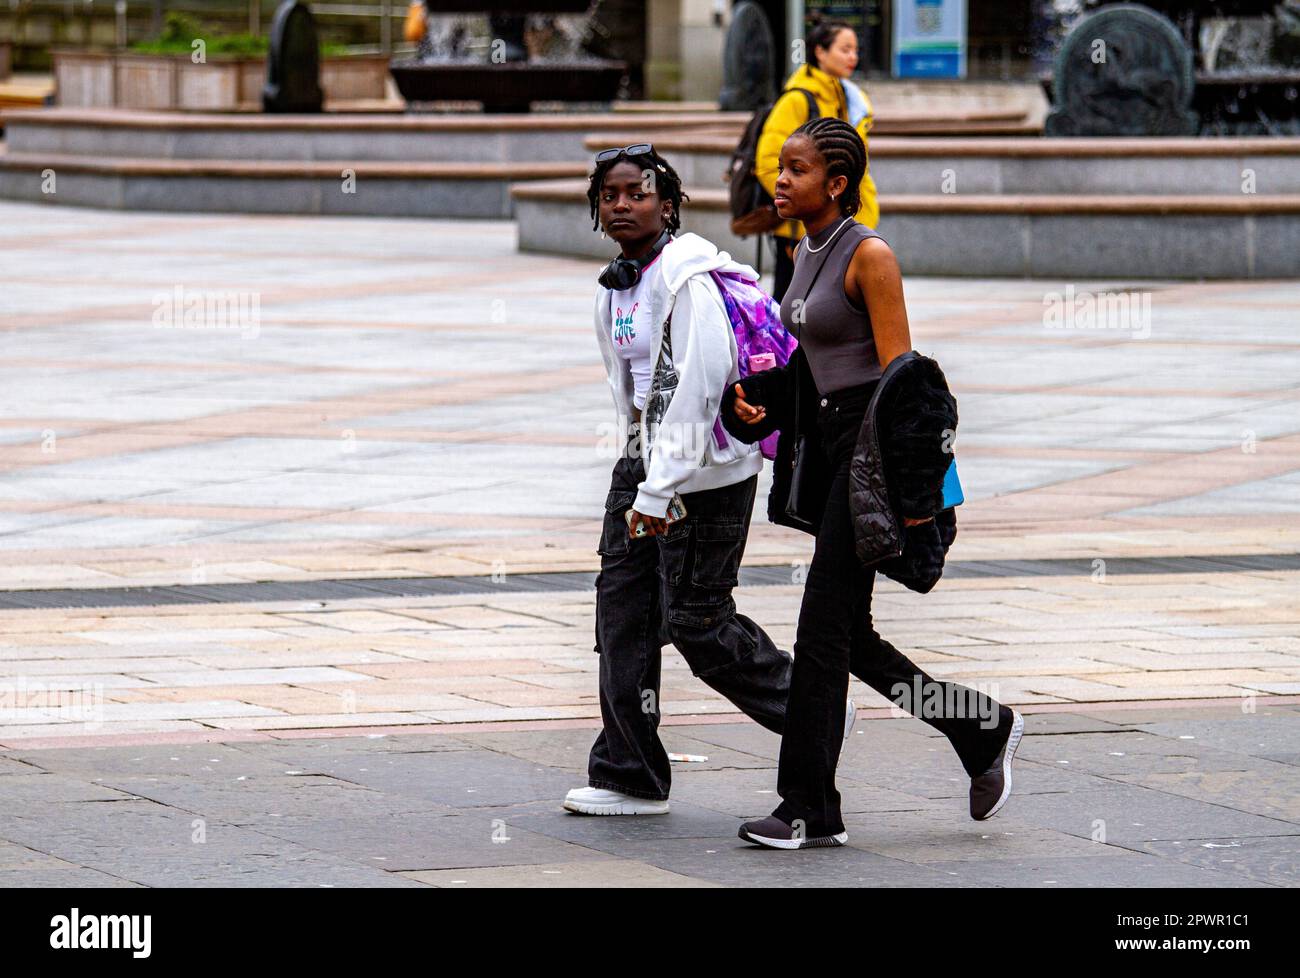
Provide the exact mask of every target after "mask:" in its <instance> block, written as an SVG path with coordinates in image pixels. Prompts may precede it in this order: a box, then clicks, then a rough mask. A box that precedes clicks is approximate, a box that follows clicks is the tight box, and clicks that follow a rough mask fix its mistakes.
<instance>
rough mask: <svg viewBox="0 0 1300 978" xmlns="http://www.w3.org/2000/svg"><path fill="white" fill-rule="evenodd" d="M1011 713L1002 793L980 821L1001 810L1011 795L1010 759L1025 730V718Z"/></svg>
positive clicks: (1004, 757)
mask: <svg viewBox="0 0 1300 978" xmlns="http://www.w3.org/2000/svg"><path fill="white" fill-rule="evenodd" d="M1012 713H1014V714H1015V720H1014V721H1013V722H1012V724H1011V736H1010V737H1008V738H1007V749H1006V753H1005V754H1003V755H1002V794H1001V796H1000V797H999V798H998V800H997V804H995V805H994V806H993V807H992V808H990V809H989V813H988V814H987V815H985V816H984V817H983V818H982V819H980V821H981V822H987V821H988V820H989V819H991V818H992V817H993V816H994V815H996V814H997V813H998V812H999V811H1001V810H1002V806H1003V805H1005V804H1006V803H1007V799H1008V798H1010V797H1011V759H1012V758H1013V757H1015V756H1016V748H1017V747H1019V746H1020V738H1021V736H1022V735H1023V734H1024V732H1025V718H1024V717H1022V716H1021V715H1020V714H1019V713H1015V711H1014V710H1013V711H1012Z"/></svg>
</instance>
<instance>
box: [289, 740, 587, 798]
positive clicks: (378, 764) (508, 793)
mask: <svg viewBox="0 0 1300 978" xmlns="http://www.w3.org/2000/svg"><path fill="white" fill-rule="evenodd" d="M304 773H313V774H325V775H329V776H330V777H332V778H337V779H339V780H342V781H347V782H350V783H352V784H357V785H362V786H364V787H367V788H374V789H376V790H381V791H385V792H388V793H392V794H398V795H405V796H407V797H410V798H419V799H424V800H427V801H431V802H437V803H439V804H442V805H447V806H450V807H452V808H482V807H487V806H494V805H511V804H517V803H519V802H522V801H536V800H540V799H543V798H550V799H559V798H563V797H564V793H565V792H566V791H568V789H569V788H572V787H574V779H573V775H572V774H570V773H569V772H567V771H561V770H558V769H556V768H551V767H544V766H541V765H538V764H535V763H531V762H529V761H523V760H520V759H519V758H515V757H506V756H505V755H502V754H494V753H491V752H489V751H433V752H425V753H418V754H402V753H398V752H396V751H385V752H383V753H381V754H379V755H377V756H375V755H366V754H351V755H346V756H343V757H339V758H335V759H318V760H316V761H315V763H313V764H312V765H311V766H310V768H309V769H308V770H307V771H305V772H304Z"/></svg>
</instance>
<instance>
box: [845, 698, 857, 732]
mask: <svg viewBox="0 0 1300 978" xmlns="http://www.w3.org/2000/svg"><path fill="white" fill-rule="evenodd" d="M857 718H858V705H857V704H856V703H854V702H853V701H852V700H849V703H848V708H847V709H846V711H845V713H844V739H845V740H848V739H849V734H851V733H853V723H854V721H855V720H857Z"/></svg>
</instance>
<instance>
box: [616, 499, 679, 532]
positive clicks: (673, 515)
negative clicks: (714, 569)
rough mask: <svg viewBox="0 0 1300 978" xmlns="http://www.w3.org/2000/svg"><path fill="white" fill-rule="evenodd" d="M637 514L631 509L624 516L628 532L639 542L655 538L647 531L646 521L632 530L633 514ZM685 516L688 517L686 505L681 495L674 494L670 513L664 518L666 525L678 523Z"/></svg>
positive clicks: (669, 505) (670, 502)
mask: <svg viewBox="0 0 1300 978" xmlns="http://www.w3.org/2000/svg"><path fill="white" fill-rule="evenodd" d="M635 512H636V510H635V509H629V510H628V511H627V512H626V513H624V514H623V519H624V520H626V521H627V528H628V532H629V533H631V535H632V537H633V538H634V539H637V540H640V539H642V538H643V537H647V536H653V534H652V533H651V532H650V531H649V530H647V529H646V523H645V521H644V519H643V520H641V521H638V522H637V525H636V529H635V530H633V529H632V514H633V513H635ZM685 515H686V504H685V503H684V502H682V497H681V494H680V493H673V498H672V499H671V500H670V501H669V503H668V512H667V513H665V514H664V518H663V522H664V524H665V525H667V524H670V523H676V522H677V521H678V520H680V519H682V518H683V517H684V516H685Z"/></svg>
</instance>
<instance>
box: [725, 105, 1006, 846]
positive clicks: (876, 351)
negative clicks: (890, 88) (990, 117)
mask: <svg viewBox="0 0 1300 978" xmlns="http://www.w3.org/2000/svg"><path fill="white" fill-rule="evenodd" d="M865 166H866V150H865V147H864V146H863V144H862V140H861V138H860V137H859V136H858V134H857V133H856V132H855V131H854V129H853V127H852V126H849V125H848V124H847V123H844V122H842V121H840V120H838V119H816V120H813V121H810V122H808V123H807V124H805V125H804V126H802V127H800V128H799V129H797V130H796V131H795V132H794V134H793V135H792V136H790V138H789V139H788V140H786V142H785V145H784V147H783V149H782V150H781V170H780V175H779V176H778V178H777V181H776V194H775V198H774V199H775V202H776V208H777V212H778V213H779V214H780V215H781V216H782V217H784V218H794V219H796V220H799V221H802V222H803V224H804V227H805V228H806V229H807V232H808V233H807V236H806V237H805V238H804V239H803V242H802V244H801V246H800V249H799V251H798V252H797V253H796V256H795V271H794V276H793V279H792V281H791V284H790V288H789V290H788V291H787V292H786V294H785V296H784V298H783V300H782V304H781V318H782V320H783V321H784V322H785V323H786V324H787V326H788V328H790V330H791V332H793V333H795V334H796V335H798V334H802V338H801V345H802V347H803V349H802V351H801V352H802V353H803V354H804V357H805V358H806V359H807V361H808V364H809V367H810V368H811V372H812V376H813V379H814V381H815V382H816V386H817V394H818V398H817V402H818V404H819V407H818V413H817V427H818V429H819V433H820V436H821V445H820V449H821V450H822V452H823V453H824V456H825V459H824V460H825V462H826V464H827V466H828V470H827V471H828V472H829V473H830V481H829V488H828V489H827V490H826V491H827V497H826V503H825V509H824V512H823V515H822V518H821V523H820V525H819V527H818V529H817V543H816V548H815V550H814V553H813V559H812V563H811V564H810V566H809V569H808V573H807V577H806V579H805V585H804V596H803V604H802V606H801V607H800V610H799V624H798V629H797V632H796V638H795V645H794V670H793V674H792V677H791V682H790V697H789V700H788V701H787V704H786V722H785V730H784V733H783V735H782V738H781V756H780V762H779V768H778V774H777V791H778V793H779V794H780V795H781V799H782V801H781V804H780V805H779V806H778V807H777V809H776V811H774V812H773V813H772V814H771V815H769V816H768V817H766V818H763V819H757V820H755V821H751V822H746V823H745V824H744V825H743V826H742V827H741V830H740V837H741V838H742V839H746V840H747V841H750V842H753V843H756V844H758V845H762V846H767V847H769V848H776V849H802V848H806V847H812V846H838V845H843V844H844V843H845V842H846V841H847V839H848V835H847V833H846V832H845V830H844V822H843V819H842V817H841V813H840V796H839V792H838V791H837V790H836V787H835V768H836V765H837V762H838V759H839V746H840V744H839V739H840V736H841V730H842V728H841V726H840V724H841V722H842V719H843V703H844V697H845V695H846V693H847V691H848V682H849V673H850V672H852V674H853V675H855V676H857V677H858V678H859V679H861V680H862V681H863V682H865V683H866V684H867V685H868V686H870V687H872V688H873V689H875V690H876V691H877V692H879V693H880V694H881V695H883V696H885V697H886V698H888V699H890V700H892V701H894V702H895V703H897V704H898V705H899V706H900V707H903V708H904V709H907V710H908V712H912V713H914V714H915V713H920V714H921V719H923V720H924V721H925V722H926V723H928V724H930V725H931V726H932V727H934V728H935V729H936V730H938V731H940V732H941V733H943V734H945V735H946V736H947V737H948V739H949V741H950V742H951V743H952V745H953V747H954V748H955V749H956V751H957V754H958V756H959V757H960V758H961V760H962V763H963V765H964V766H965V767H966V770H967V773H968V774H969V775H970V777H971V779H972V799H973V800H974V799H975V798H976V797H977V795H979V796H980V797H984V796H985V795H987V794H988V791H987V790H986V789H988V788H989V785H986V784H985V783H984V782H983V781H982V780H981V779H989V778H992V779H994V780H997V778H998V777H999V774H998V771H1000V770H1001V768H1000V766H999V767H998V771H995V770H994V767H995V765H994V764H993V763H992V762H993V761H996V759H997V758H1000V757H1001V756H1002V753H1004V752H1005V751H1004V745H1008V744H1010V745H1011V746H1010V750H1011V751H1012V752H1014V743H1013V742H1012V741H1011V735H1012V732H1013V731H1014V729H1015V715H1014V713H1013V711H1011V710H1010V709H1009V708H1008V707H1005V706H1001V705H1000V704H998V703H996V702H995V701H992V700H990V699H989V698H987V697H984V694H982V693H977V692H976V691H974V690H970V689H966V688H965V687H960V686H956V685H955V684H952V683H942V682H937V681H936V680H934V679H932V678H931V677H930V676H928V675H927V674H926V673H925V672H923V671H922V670H921V669H920V668H919V667H918V666H916V665H915V664H914V663H913V662H912V661H911V660H910V659H908V658H907V657H906V656H905V655H903V654H902V653H901V652H899V651H898V649H896V648H894V646H892V645H890V644H889V643H888V642H886V641H884V640H883V639H882V638H881V637H880V636H879V635H878V634H877V633H876V631H875V628H874V627H873V626H872V621H871V590H872V584H873V582H874V579H875V570H874V569H873V568H869V567H866V566H864V565H863V564H862V563H861V561H859V559H858V557H857V553H856V551H855V549H854V524H853V517H852V514H851V512H850V507H849V484H850V479H849V469H850V463H851V461H852V458H853V455H854V449H855V447H856V444H857V439H858V433H859V430H860V429H861V427H862V421H863V417H864V415H865V414H866V412H867V408H868V405H869V402H870V400H871V395H872V393H873V391H874V389H875V386H876V383H877V382H878V381H879V379H880V375H881V372H882V371H883V369H884V368H885V367H887V366H889V363H890V361H891V360H893V359H894V358H895V357H897V356H899V355H901V354H903V353H906V352H907V351H909V350H910V349H911V348H912V339H911V335H910V333H909V331H908V325H907V310H906V308H905V307H904V304H903V283H902V277H901V275H900V274H899V270H898V262H897V261H896V260H895V259H894V253H893V251H891V250H890V248H889V246H888V245H887V244H886V243H885V241H884V239H883V238H881V237H880V236H879V235H876V234H875V233H874V232H868V233H863V232H864V231H867V230H868V229H866V228H863V227H862V226H861V225H859V224H857V223H856V222H855V221H854V220H853V218H852V216H851V215H853V214H854V213H856V211H857V209H858V200H857V194H858V186H859V182H860V180H861V177H862V173H863V172H864V168H865ZM818 271H820V273H821V274H817V273H818ZM792 362H793V361H792ZM751 386H754V387H755V388H756V389H757V387H758V386H759V385H758V384H754V385H751ZM735 393H736V395H737V397H736V401H735V405H734V411H735V416H736V417H737V418H739V419H740V420H741V421H742V422H747V423H749V424H757V423H758V422H760V421H762V420H763V418H764V417H765V415H766V411H765V409H764V408H763V407H762V406H761V405H758V404H755V403H751V402H750V401H747V400H746V399H745V393H744V382H741V383H740V384H737V385H736V388H735ZM774 414H780V412H775V411H774ZM929 519H933V517H930V518H929ZM928 521H929V520H928V519H905V520H904V522H905V523H906V524H907V525H909V526H910V525H918V524H921V523H925V522H928ZM900 687H901V689H902V690H906V691H909V693H910V691H913V690H925V691H926V703H925V704H924V708H922V707H923V704H921V703H916V702H914V701H913V698H912V697H911V696H909V695H907V694H904V693H900ZM931 694H933V695H934V697H936V698H937V700H938V702H939V703H940V704H943V707H942V708H941V709H938V710H935V709H932V708H931V707H932V706H933V700H932V699H931ZM972 700H974V703H975V709H973V710H967V709H965V708H964V707H965V706H966V705H967V704H970V703H972ZM950 704H952V705H957V704H960V705H959V706H957V708H956V709H954V708H953V707H952V706H951V705H950ZM936 713H938V714H941V715H935V714H936ZM972 714H974V715H972ZM994 717H996V718H997V720H996V723H994V722H992V719H993V718H994ZM984 718H987V719H988V720H989V721H990V722H988V723H985V721H984ZM994 787H996V788H998V789H999V790H1000V789H1001V787H1002V782H1000V781H999V782H998V784H997V785H996V786H994ZM1006 787H1007V788H1008V790H1009V787H1010V782H1009V773H1008V775H1007V779H1006ZM977 789H978V790H977ZM992 797H993V798H997V797H998V794H997V792H994V793H993V795H992ZM1004 800H1005V794H1004V795H1003V797H1002V801H1004ZM1000 805H1001V801H999V802H998V804H997V805H996V806H994V805H991V804H990V805H987V806H983V805H980V806H977V805H976V804H974V801H973V803H972V809H971V814H972V816H973V817H975V818H978V819H983V818H987V817H988V816H990V815H992V814H994V812H995V811H996V810H997V808H998V807H1000Z"/></svg>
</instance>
